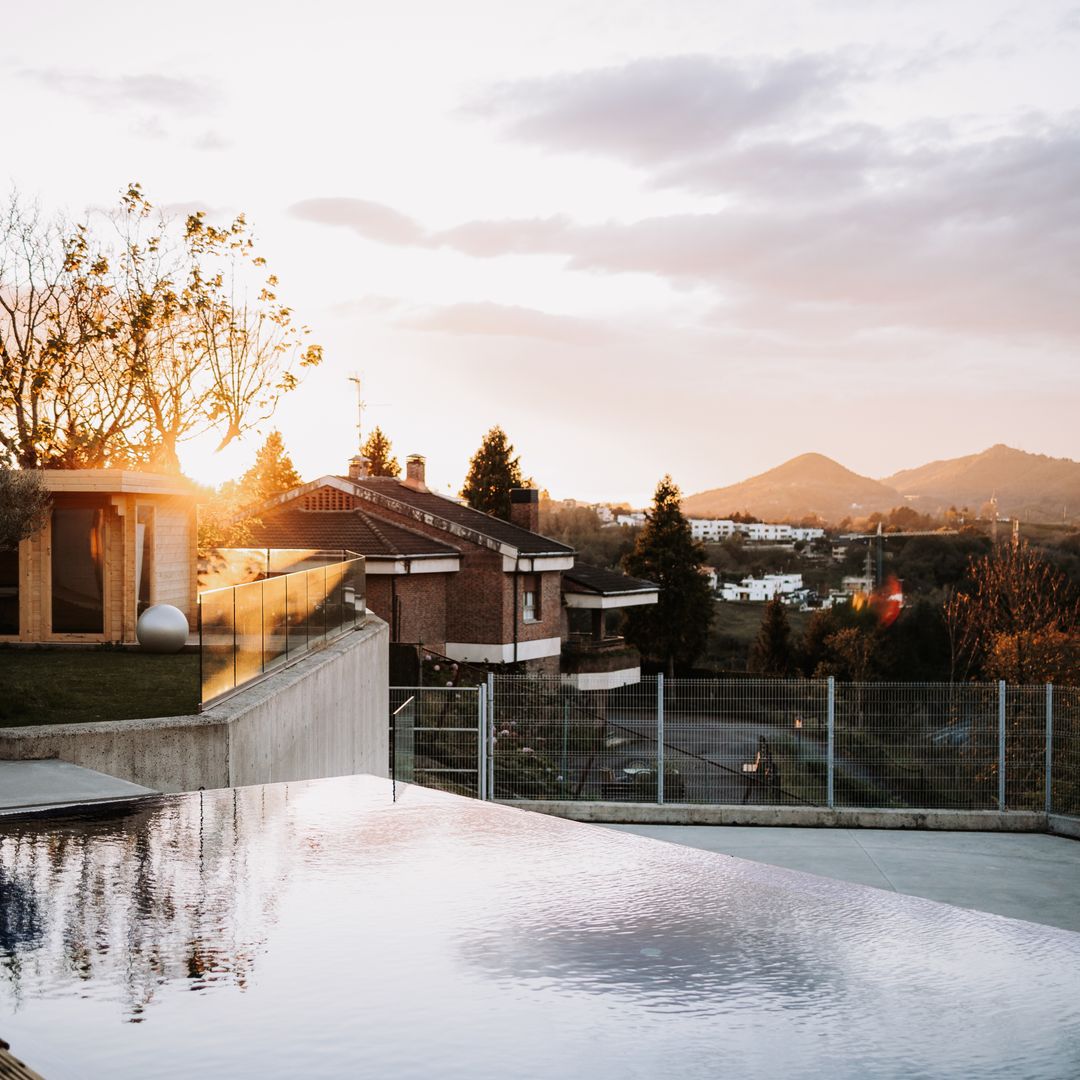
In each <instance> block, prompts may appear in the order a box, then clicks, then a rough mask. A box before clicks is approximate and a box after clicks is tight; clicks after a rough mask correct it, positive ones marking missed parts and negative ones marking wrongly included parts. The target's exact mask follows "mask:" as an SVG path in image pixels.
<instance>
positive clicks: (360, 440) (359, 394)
mask: <svg viewBox="0 0 1080 1080" xmlns="http://www.w3.org/2000/svg"><path fill="white" fill-rule="evenodd" d="M349 382H351V383H355V384H356V445H357V448H359V447H361V446H363V445H364V410H365V409H367V408H369V407H372V406H371V403H369V402H367V401H365V400H364V397H363V391H362V390H361V389H360V373H359V372H358V371H357V372H354V373H353V374H352V375H350V376H349ZM386 404H387V403H386V402H385V401H377V402H375V403H374V405H375V406H380V407H385V406H386Z"/></svg>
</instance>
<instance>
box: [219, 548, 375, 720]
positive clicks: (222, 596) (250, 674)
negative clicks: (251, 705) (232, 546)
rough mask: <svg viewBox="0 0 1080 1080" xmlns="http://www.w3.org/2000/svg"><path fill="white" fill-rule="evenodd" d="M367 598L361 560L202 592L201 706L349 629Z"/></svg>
mask: <svg viewBox="0 0 1080 1080" xmlns="http://www.w3.org/2000/svg"><path fill="white" fill-rule="evenodd" d="M364 596H365V591H364V560H363V558H362V557H358V558H355V559H345V560H342V561H339V562H335V563H325V564H323V565H320V566H316V567H314V568H313V569H310V570H301V571H298V572H296V573H292V574H281V575H278V576H274V577H267V578H265V579H264V580H262V581H251V582H248V583H247V584H244V585H232V586H228V587H226V588H222V589H210V590H207V591H205V592H202V593H200V594H199V672H200V674H199V679H200V686H201V695H200V698H201V703H202V705H203V706H205V705H207V704H210V703H211V702H214V701H218V700H220V699H222V698H224V697H226V696H228V695H229V694H231V693H232V692H233V691H234V690H236V689H238V688H240V687H241V686H244V685H246V684H248V683H250V682H252V681H254V680H255V679H259V678H261V677H263V676H264V675H268V674H270V673H271V672H273V671H275V670H276V669H277V668H279V667H283V666H284V665H285V664H287V663H289V662H291V661H292V660H295V659H296V658H297V657H299V656H301V655H303V654H304V653H306V652H310V651H311V650H312V649H314V648H317V647H319V646H321V645H324V644H325V643H326V642H328V641H332V640H333V639H334V638H336V637H338V636H339V635H341V634H343V633H345V632H346V631H347V630H351V629H353V627H354V626H355V625H356V624H357V622H358V621H359V620H360V619H361V618H363V615H364V612H365V603H364Z"/></svg>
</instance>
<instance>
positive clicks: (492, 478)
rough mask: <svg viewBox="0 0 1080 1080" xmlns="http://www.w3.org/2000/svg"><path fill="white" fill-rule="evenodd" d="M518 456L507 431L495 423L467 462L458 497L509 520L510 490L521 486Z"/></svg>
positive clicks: (470, 504) (522, 482)
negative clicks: (466, 471)
mask: <svg viewBox="0 0 1080 1080" xmlns="http://www.w3.org/2000/svg"><path fill="white" fill-rule="evenodd" d="M524 484H525V481H524V480H523V479H522V476H521V459H520V458H519V457H515V456H514V448H513V446H512V445H511V444H510V440H509V439H507V437H506V432H505V431H503V429H502V428H501V427H499V426H498V425H496V426H495V427H493V428H492V429H491V430H490V431H489V432H488V433H487V434H486V435H485V436H484V441H483V442H482V443H481V444H480V449H479V450H477V451H476V453H475V454H474V455H473V456H472V460H471V461H470V462H469V474H468V476H466V477H465V486H464V487H463V488H462V489H461V497H462V498H463V499H464V500H465V502H466V503H468V504H469V506H471V507H472V508H473V509H474V510H483V511H484V513H485V514H494V515H495V516H496V517H500V518H502V519H503V521H509V520H510V490H511V488H519V487H523V486H524Z"/></svg>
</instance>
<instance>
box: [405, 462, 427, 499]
mask: <svg viewBox="0 0 1080 1080" xmlns="http://www.w3.org/2000/svg"><path fill="white" fill-rule="evenodd" d="M401 482H402V483H403V484H404V485H405V486H406V487H407V488H412V489H413V491H427V489H428V486H427V484H425V483H424V456H423V454H410V455H409V456H408V457H407V458H406V459H405V479H404V480H402V481H401Z"/></svg>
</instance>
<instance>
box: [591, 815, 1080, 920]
mask: <svg viewBox="0 0 1080 1080" xmlns="http://www.w3.org/2000/svg"><path fill="white" fill-rule="evenodd" d="M604 828H609V829H618V830H619V831H621V832H632V833H635V834H636V835H638V836H647V837H651V838H652V839H654V840H664V841H667V842H669V843H674V844H683V845H685V846H687V847H693V848H699V849H701V850H704V851H714V852H717V853H719V854H723V855H735V856H738V857H739V858H741V859H752V860H754V861H755V862H760V863H766V864H767V865H770V866H783V867H786V868H788V869H790V870H802V871H804V872H806V873H810V874H819V875H821V876H822V877H828V878H834V879H837V880H839V881H850V882H854V883H856V884H860V885H871V886H874V887H875V888H878V889H886V890H888V891H890V892H896V893H904V894H906V895H908V896H921V897H924V898H925V899H927V900H938V901H941V902H942V903H946V904H954V905H956V906H957V907H964V908H971V909H973V910H975V911H986V912H990V913H991V914H994V915H1005V916H1007V917H1008V918H1010V919H1024V920H1026V921H1028V922H1034V923H1042V924H1044V925H1046V926H1057V927H1060V928H1061V929H1063V930H1072V931H1075V932H1080V843H1077V842H1076V841H1075V840H1067V839H1064V838H1062V837H1058V836H1047V835H1044V834H1039V833H981V832H917V831H914V830H908V829H905V830H899V831H898V830H893V829H806V828H778V827H773V826H769V827H754V826H745V825H743V826H734V827H731V826H722V825H606V826H604Z"/></svg>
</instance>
